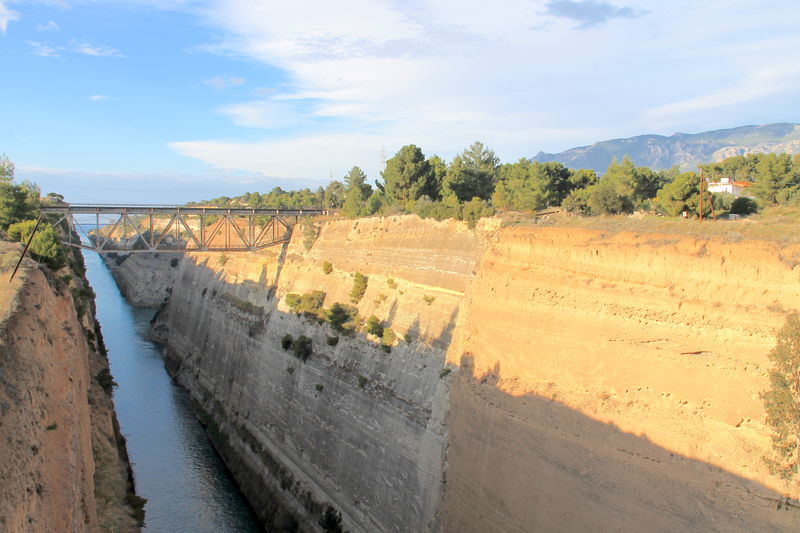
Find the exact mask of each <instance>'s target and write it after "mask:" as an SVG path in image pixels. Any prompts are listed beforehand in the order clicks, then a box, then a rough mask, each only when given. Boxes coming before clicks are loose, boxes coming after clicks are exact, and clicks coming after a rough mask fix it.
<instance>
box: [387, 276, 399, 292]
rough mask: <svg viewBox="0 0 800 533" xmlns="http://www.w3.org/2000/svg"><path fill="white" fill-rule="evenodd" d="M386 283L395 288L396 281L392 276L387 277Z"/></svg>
mask: <svg viewBox="0 0 800 533" xmlns="http://www.w3.org/2000/svg"><path fill="white" fill-rule="evenodd" d="M386 285H388V286H389V288H390V289H393V290H394V289H397V282H396V281H395V280H394V278H389V279H387V280H386Z"/></svg>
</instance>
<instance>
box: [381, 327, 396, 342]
mask: <svg viewBox="0 0 800 533" xmlns="http://www.w3.org/2000/svg"><path fill="white" fill-rule="evenodd" d="M381 339H382V341H383V344H385V345H387V346H392V345H393V344H394V343H395V342H396V341H397V334H396V333H395V332H394V331H392V330H391V329H390V328H383V331H381Z"/></svg>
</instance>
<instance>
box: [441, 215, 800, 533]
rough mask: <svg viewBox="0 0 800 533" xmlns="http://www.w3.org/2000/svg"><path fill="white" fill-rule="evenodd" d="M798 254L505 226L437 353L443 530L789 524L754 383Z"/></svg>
mask: <svg viewBox="0 0 800 533" xmlns="http://www.w3.org/2000/svg"><path fill="white" fill-rule="evenodd" d="M796 252H797V249H784V250H781V249H780V248H778V247H776V246H775V245H773V244H768V243H763V242H761V243H759V242H741V243H732V242H723V241H711V240H696V239H687V238H682V237H680V236H674V235H671V236H670V235H652V234H650V235H646V234H641V235H634V234H616V235H605V234H603V233H600V232H593V231H586V230H570V229H563V228H561V229H506V230H503V231H501V232H500V233H499V234H498V235H497V238H496V240H495V242H494V243H493V244H492V246H491V248H490V249H489V250H488V251H487V253H486V255H485V256H484V259H483V261H482V263H481V266H480V268H479V269H478V275H477V276H476V277H475V278H474V279H473V280H472V282H471V284H470V288H469V290H468V291H467V296H466V298H465V300H464V302H463V305H462V312H461V313H460V314H459V321H458V323H457V326H456V334H455V339H454V341H453V343H452V344H451V346H450V349H449V352H448V358H449V360H450V361H451V362H452V363H454V364H460V365H461V367H462V372H461V373H460V379H459V380H458V381H457V382H456V384H455V385H454V388H453V393H452V395H451V398H450V404H451V411H450V417H449V426H448V429H449V436H450V452H449V454H448V461H449V472H450V476H449V484H448V491H447V497H446V505H445V516H446V520H445V526H446V529H447V530H451V531H461V530H465V529H469V530H474V531H490V530H491V531H516V530H519V531H523V530H534V531H566V530H569V531H582V530H593V529H597V528H598V527H599V529H602V530H623V531H624V530H636V529H640V528H641V527H642V525H644V524H647V529H648V530H649V531H698V530H714V531H756V530H758V531H766V530H788V529H786V528H789V529H796V528H797V527H798V525H800V519H799V518H800V517H798V513H797V510H796V508H795V510H794V511H780V512H779V511H776V508H778V507H780V505H778V503H779V499H780V496H779V494H781V493H783V492H787V493H792V492H794V491H791V488H790V487H787V486H785V485H783V484H782V483H781V482H780V481H779V480H777V479H775V478H773V477H771V476H770V475H769V473H768V471H767V469H766V468H765V466H764V464H763V461H762V457H763V455H764V454H765V453H767V451H768V450H769V446H770V438H769V431H768V429H767V428H766V427H765V425H764V410H763V405H762V402H761V399H760V398H759V393H760V392H761V391H763V390H765V389H767V388H768V386H769V383H768V378H767V372H768V370H769V368H770V364H769V362H768V360H767V358H766V354H767V353H768V352H769V350H770V349H771V347H772V346H773V345H774V342H775V341H774V334H775V331H776V330H777V329H778V328H779V327H780V326H781V325H782V324H783V320H784V314H785V311H786V310H789V309H792V308H796V307H797V306H798V302H800V268H798V267H797V266H794V262H792V261H789V260H788V258H789V257H791V256H792V255H793V253H796ZM795 496H796V494H795Z"/></svg>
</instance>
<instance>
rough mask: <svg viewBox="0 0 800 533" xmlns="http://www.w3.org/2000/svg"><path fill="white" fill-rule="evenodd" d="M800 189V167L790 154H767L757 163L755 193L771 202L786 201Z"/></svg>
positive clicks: (763, 199) (765, 200) (764, 200)
mask: <svg viewBox="0 0 800 533" xmlns="http://www.w3.org/2000/svg"><path fill="white" fill-rule="evenodd" d="M799 190H800V169H796V168H793V165H792V158H791V156H790V155H789V154H765V155H763V156H762V157H761V160H760V161H759V162H758V165H756V182H755V184H753V193H754V194H755V195H756V197H757V198H758V199H759V200H762V201H763V202H765V203H769V204H779V203H784V202H786V200H788V199H789V198H790V197H791V196H793V195H794V194H797V193H798V191H799Z"/></svg>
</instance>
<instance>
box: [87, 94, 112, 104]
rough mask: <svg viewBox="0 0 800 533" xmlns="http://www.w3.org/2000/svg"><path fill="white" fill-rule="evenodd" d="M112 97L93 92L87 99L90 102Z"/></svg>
mask: <svg viewBox="0 0 800 533" xmlns="http://www.w3.org/2000/svg"><path fill="white" fill-rule="evenodd" d="M110 99H111V97H110V96H108V95H106V94H93V95H92V96H90V97H89V98H87V100H89V101H90V102H102V101H103V100H110Z"/></svg>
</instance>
